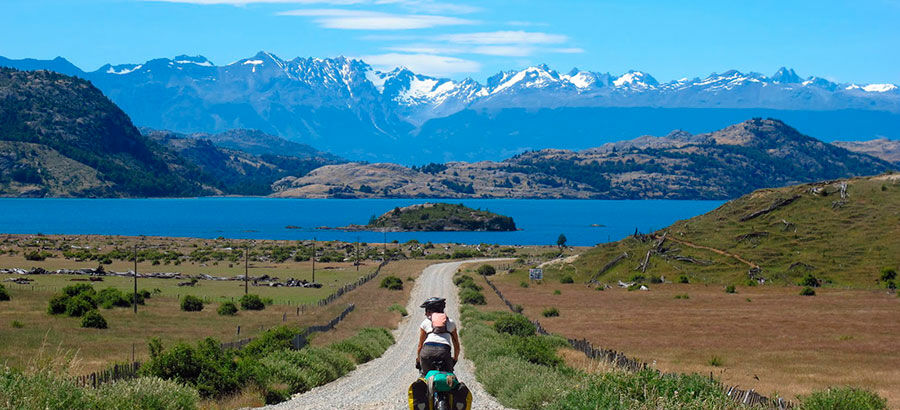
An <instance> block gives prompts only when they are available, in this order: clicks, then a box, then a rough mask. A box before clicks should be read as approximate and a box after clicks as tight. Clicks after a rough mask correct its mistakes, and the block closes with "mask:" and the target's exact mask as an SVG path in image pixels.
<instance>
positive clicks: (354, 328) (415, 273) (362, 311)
mask: <svg viewBox="0 0 900 410" xmlns="http://www.w3.org/2000/svg"><path fill="white" fill-rule="evenodd" d="M435 263H440V261H426V260H409V261H402V262H391V263H389V264H387V266H385V267H384V269H382V270H381V273H380V274H379V275H378V277H377V278H375V279H374V280H372V281H369V282H368V283H366V284H365V285H363V286H360V287H359V288H357V289H356V290H354V291H353V292H350V293H348V294H347V295H345V296H344V297H343V300H342V302H346V303H353V304H354V305H356V308H355V309H354V310H353V313H351V314H350V315H349V316H347V318H346V319H344V320H343V321H342V322H341V323H340V324H338V325H337V327H335V328H334V330H332V331H330V332H327V333H321V334H318V335H316V336H315V338H314V339H313V340H312V344H314V345H318V346H324V345H327V344H329V343H331V342H334V341H337V340H342V339H345V338H347V337H350V336H353V335H355V334H356V333H357V332H359V330H360V329H363V328H366V327H383V328H387V329H395V328H397V325H398V324H399V323H400V321H401V320H403V316H402V315H401V314H400V313H398V312H396V311H391V310H388V308H389V307H390V306H392V305H394V304H399V305H400V306H404V307H405V306H406V302H407V300H408V299H409V294H410V291H412V288H413V286H414V285H415V280H416V279H417V278H418V277H419V274H421V273H422V270H424V269H425V268H426V267H428V266H429V265H432V264H435ZM388 275H393V276H396V277H398V278H400V279H401V280H403V290H388V289H384V288H381V287H379V285H380V282H381V279H382V278H384V277H385V276H388ZM409 278H412V279H413V280H412V281H410V280H409ZM407 313H408V315H409V316H411V317H420V316H421V314H422V312H407Z"/></svg>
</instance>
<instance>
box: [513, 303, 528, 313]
mask: <svg viewBox="0 0 900 410" xmlns="http://www.w3.org/2000/svg"><path fill="white" fill-rule="evenodd" d="M512 310H513V312H516V313H522V311H523V310H525V308H524V307H523V306H522V305H518V304H517V305H514V306H513V309H512Z"/></svg>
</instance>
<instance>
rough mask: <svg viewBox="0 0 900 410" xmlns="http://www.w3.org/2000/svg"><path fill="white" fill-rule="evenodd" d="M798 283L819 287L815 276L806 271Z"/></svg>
mask: <svg viewBox="0 0 900 410" xmlns="http://www.w3.org/2000/svg"><path fill="white" fill-rule="evenodd" d="M798 285H800V286H807V287H813V288H817V287H819V280H818V279H816V277H815V276H813V275H812V273H807V274H806V276H805V277H804V278H803V279H801V280H800V283H798Z"/></svg>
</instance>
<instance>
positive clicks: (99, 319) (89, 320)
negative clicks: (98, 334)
mask: <svg viewBox="0 0 900 410" xmlns="http://www.w3.org/2000/svg"><path fill="white" fill-rule="evenodd" d="M81 327H89V328H93V329H106V327H107V325H106V319H104V318H103V315H101V314H100V312H98V311H96V310H91V311H89V312H87V313H85V314H84V317H83V318H81Z"/></svg>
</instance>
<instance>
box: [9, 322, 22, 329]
mask: <svg viewBox="0 0 900 410" xmlns="http://www.w3.org/2000/svg"><path fill="white" fill-rule="evenodd" d="M12 327H13V328H15V329H21V328H23V327H25V324H24V323H22V322H20V321H18V320H13V321H12Z"/></svg>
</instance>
